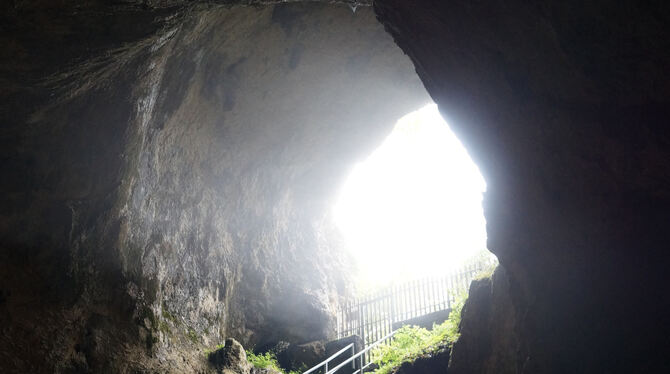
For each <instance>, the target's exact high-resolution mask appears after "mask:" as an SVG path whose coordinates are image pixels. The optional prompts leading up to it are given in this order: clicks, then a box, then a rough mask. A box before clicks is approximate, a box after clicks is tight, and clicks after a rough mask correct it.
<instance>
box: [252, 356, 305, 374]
mask: <svg viewBox="0 0 670 374" xmlns="http://www.w3.org/2000/svg"><path fill="white" fill-rule="evenodd" d="M247 361H249V363H250V364H252V365H254V367H255V368H257V369H273V370H276V371H278V372H280V373H283V374H300V373H299V372H298V371H290V372H288V373H287V372H286V371H284V369H282V368H281V367H280V366H279V363H278V362H277V357H276V356H275V355H274V353H272V352H265V353H259V354H256V353H254V352H253V351H252V350H247Z"/></svg>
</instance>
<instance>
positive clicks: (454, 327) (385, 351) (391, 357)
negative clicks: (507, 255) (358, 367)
mask: <svg viewBox="0 0 670 374" xmlns="http://www.w3.org/2000/svg"><path fill="white" fill-rule="evenodd" d="M466 298H467V294H466V293H465V292H463V293H462V294H461V295H460V296H459V297H458V298H457V301H456V303H455V304H454V306H453V307H452V310H451V313H449V318H447V320H446V321H444V322H442V323H441V324H439V325H437V324H436V325H433V329H432V330H430V331H429V330H427V329H424V328H422V327H418V326H403V327H401V328H400V329H398V332H396V334H395V335H394V337H393V340H392V341H391V344H388V345H382V346H379V347H377V348H375V349H373V350H372V360H373V361H374V362H376V363H377V364H378V365H379V368H378V369H377V370H375V371H374V373H376V374H389V373H392V372H393V371H394V370H395V369H396V368H397V367H399V366H400V365H401V364H402V363H403V362H410V361H414V360H416V359H417V358H419V357H421V356H423V355H429V354H434V353H437V352H439V351H440V350H442V349H446V348H450V347H451V345H453V343H454V342H455V341H456V339H458V337H459V332H458V325H459V324H460V322H461V310H462V309H463V304H464V303H465V299H466Z"/></svg>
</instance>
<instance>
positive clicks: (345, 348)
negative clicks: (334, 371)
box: [302, 343, 354, 374]
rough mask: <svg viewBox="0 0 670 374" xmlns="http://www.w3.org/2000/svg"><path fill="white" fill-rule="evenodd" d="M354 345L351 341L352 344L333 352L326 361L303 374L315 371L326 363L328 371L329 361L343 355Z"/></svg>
mask: <svg viewBox="0 0 670 374" xmlns="http://www.w3.org/2000/svg"><path fill="white" fill-rule="evenodd" d="M353 346H354V343H350V344H349V345H347V346H346V347H344V348H342V349H340V350H339V351H337V353H335V354H333V355H332V356H330V357H328V358H327V359H325V360H324V361H322V362H321V363H320V364H318V365H316V366H314V367H313V368H311V369H309V370H307V371H306V372H304V373H302V374H309V373H311V372H313V371H315V370H316V369H318V368H320V367H321V366H324V365H325V366H326V373H328V363H329V362H330V361H331V360H332V359H334V358H335V357H337V356H339V355H341V354H342V353H344V352H345V351H346V350H348V349H349V348H352V347H353Z"/></svg>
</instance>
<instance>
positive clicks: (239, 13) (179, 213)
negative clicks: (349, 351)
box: [0, 4, 429, 372]
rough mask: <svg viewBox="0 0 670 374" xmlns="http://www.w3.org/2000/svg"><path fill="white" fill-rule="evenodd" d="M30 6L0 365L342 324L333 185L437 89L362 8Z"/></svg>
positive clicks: (10, 133) (13, 43) (8, 219)
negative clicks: (337, 316)
mask: <svg viewBox="0 0 670 374" xmlns="http://www.w3.org/2000/svg"><path fill="white" fill-rule="evenodd" d="M31 5H32V6H34V8H31V7H30V6H31ZM24 6H25V7H26V8H22V7H21V6H20V5H18V4H17V5H16V6H15V7H14V8H12V7H11V6H10V7H9V8H10V9H8V11H7V12H6V13H3V14H4V16H3V17H5V19H6V21H7V22H5V23H6V24H8V25H10V26H11V27H13V30H10V31H12V32H11V33H10V32H7V33H6V34H4V35H3V40H4V42H3V45H5V46H6V47H5V51H4V53H5V54H4V57H3V60H2V64H0V66H1V67H2V69H3V70H2V87H3V90H2V102H3V106H2V108H3V109H2V123H3V137H2V139H3V140H2V141H3V143H2V144H3V147H2V160H3V161H2V162H3V174H4V177H3V178H2V180H3V182H2V192H3V193H2V212H1V214H0V238H1V241H0V243H1V244H0V245H1V250H0V256H1V260H0V274H1V275H0V280H1V283H0V290H1V292H2V293H1V294H2V299H1V301H0V310H1V311H2V312H1V313H0V325H1V326H2V333H1V334H0V347H1V349H0V367H3V369H6V370H2V371H3V372H7V370H8V371H9V372H70V371H77V372H86V371H90V372H101V371H109V372H128V371H161V372H162V371H176V372H189V371H194V370H195V371H199V370H203V368H205V367H206V365H207V362H206V359H205V355H204V354H203V350H204V349H206V348H211V347H213V346H216V345H217V344H219V343H221V342H222V340H223V339H224V338H226V337H234V338H236V339H238V340H239V341H240V342H242V343H243V344H244V345H245V346H247V347H251V346H253V345H258V346H260V345H263V344H267V343H271V342H276V341H279V340H287V341H289V342H295V343H301V342H306V341H312V340H318V339H326V338H331V337H332V334H333V333H334V330H333V328H334V326H333V322H334V321H333V317H334V308H335V307H336V305H337V302H338V299H339V298H340V297H342V296H344V295H346V294H347V292H348V290H349V289H350V287H351V286H350V285H349V282H348V278H347V274H348V273H349V272H350V271H352V268H351V260H350V259H349V258H348V257H347V255H346V254H345V253H344V252H343V251H342V250H341V249H340V248H339V246H338V236H337V234H336V232H335V230H334V228H333V227H332V223H331V221H330V215H329V213H330V212H329V208H330V204H331V201H332V199H333V197H334V195H335V192H336V191H337V188H338V186H339V184H340V183H341V182H342V180H343V176H344V175H346V173H347V171H348V170H349V169H350V168H351V167H352V165H353V163H354V162H355V161H356V160H358V159H361V158H363V157H365V155H366V154H367V153H368V152H370V151H371V150H372V149H373V148H374V147H375V146H376V145H377V144H379V143H380V142H381V141H382V140H383V138H384V136H385V135H386V134H387V133H388V132H389V131H390V129H391V128H392V126H393V124H394V122H395V121H396V120H397V119H398V118H399V117H401V116H402V115H404V114H406V113H407V112H409V111H412V110H415V109H417V108H419V107H421V106H422V105H423V104H425V103H427V102H429V98H428V96H427V95H426V92H425V90H424V89H423V86H422V84H421V82H420V81H419V79H418V77H417V76H416V74H415V73H414V71H413V67H412V65H411V62H410V61H409V59H408V58H407V57H406V56H404V55H403V53H402V52H401V51H400V49H399V48H398V47H397V46H396V45H395V44H394V43H393V40H392V38H391V37H390V35H388V34H387V33H386V32H385V31H384V29H383V27H382V25H381V24H379V23H378V22H377V21H376V19H375V17H374V14H373V13H372V10H371V9H370V8H366V9H359V10H358V11H357V12H356V13H353V12H352V11H351V10H350V9H349V8H348V7H343V6H337V7H333V6H325V5H321V4H290V5H279V6H264V7H249V6H197V5H196V6H191V7H178V8H165V7H148V8H141V7H140V8H138V7H134V6H130V5H127V6H122V5H118V6H102V5H99V4H98V5H90V7H87V6H82V8H81V9H79V8H74V7H71V8H67V7H64V8H58V7H56V8H55V9H51V8H49V7H48V6H46V5H44V4H24ZM59 12H60V13H59ZM35 22H39V23H40V27H39V28H38V27H37V25H36V24H35ZM35 357H39V358H41V359H39V360H35Z"/></svg>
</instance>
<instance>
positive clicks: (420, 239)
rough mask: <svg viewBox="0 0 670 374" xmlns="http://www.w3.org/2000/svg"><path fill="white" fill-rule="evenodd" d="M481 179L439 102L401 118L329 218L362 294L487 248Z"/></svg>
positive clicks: (353, 175)
mask: <svg viewBox="0 0 670 374" xmlns="http://www.w3.org/2000/svg"><path fill="white" fill-rule="evenodd" d="M485 191H486V182H485V180H484V178H483V177H482V175H481V173H480V172H479V169H478V168H477V166H476V165H475V163H474V162H473V161H472V159H471V158H470V156H469V155H468V152H467V150H466V149H465V148H464V147H463V145H462V144H461V142H460V141H459V140H458V138H457V137H456V135H455V134H454V133H453V132H452V131H451V129H450V128H449V125H448V124H447V123H446V122H445V121H444V119H443V118H442V116H441V114H440V112H439V110H438V108H437V105H435V104H434V103H430V104H427V105H425V106H423V107H422V108H420V109H418V110H415V111H413V112H411V113H408V114H406V115H405V116H403V117H402V118H400V119H399V120H398V121H397V123H396V124H395V127H394V128H393V130H392V131H391V133H390V134H389V135H388V137H387V138H386V139H385V140H384V141H383V143H382V144H381V145H380V146H379V147H378V148H377V149H376V150H374V151H373V152H372V153H371V154H370V155H369V156H368V157H367V158H366V159H365V160H364V161H361V162H358V163H356V164H355V166H354V167H353V168H352V170H351V172H350V174H349V175H348V176H347V178H346V180H345V182H344V183H343V185H342V187H341V189H340V191H339V193H338V197H337V201H336V203H335V204H334V206H333V217H334V219H335V223H336V225H337V227H338V228H339V230H340V231H341V233H342V235H343V237H344V242H345V247H346V248H347V250H348V251H349V252H350V253H351V254H352V256H353V257H354V259H355V262H356V269H357V272H356V277H355V278H356V284H357V286H358V289H359V291H362V292H365V291H372V290H374V289H379V288H382V287H388V286H390V285H392V284H394V283H398V282H405V281H412V280H417V279H419V278H424V277H437V276H442V275H444V274H446V273H449V272H453V271H456V270H457V269H458V268H459V267H461V266H463V265H464V264H465V263H466V262H468V261H475V260H476V259H477V258H482V257H484V258H486V257H488V256H493V255H492V254H491V253H490V252H488V250H487V249H486V220H485V218H484V214H483V210H482V195H483V193H485Z"/></svg>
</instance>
